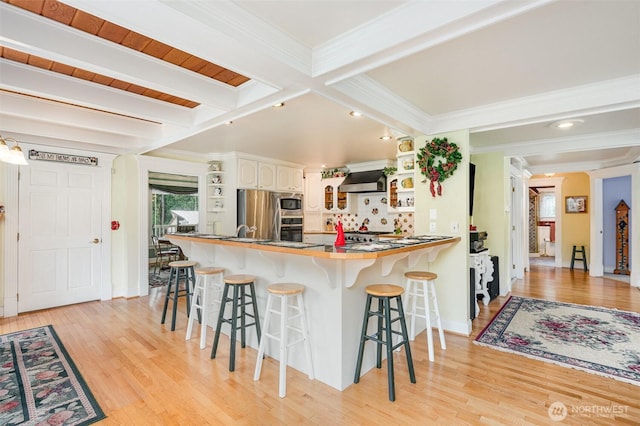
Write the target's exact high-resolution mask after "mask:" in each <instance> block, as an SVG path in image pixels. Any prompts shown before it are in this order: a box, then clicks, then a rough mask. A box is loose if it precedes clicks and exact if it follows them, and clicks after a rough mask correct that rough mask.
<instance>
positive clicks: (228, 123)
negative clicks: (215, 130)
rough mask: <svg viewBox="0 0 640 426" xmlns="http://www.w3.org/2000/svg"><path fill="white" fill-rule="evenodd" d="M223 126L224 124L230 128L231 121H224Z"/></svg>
mask: <svg viewBox="0 0 640 426" xmlns="http://www.w3.org/2000/svg"><path fill="white" fill-rule="evenodd" d="M224 124H225V126H231V125H232V124H233V121H231V120H229V121H225V122H224Z"/></svg>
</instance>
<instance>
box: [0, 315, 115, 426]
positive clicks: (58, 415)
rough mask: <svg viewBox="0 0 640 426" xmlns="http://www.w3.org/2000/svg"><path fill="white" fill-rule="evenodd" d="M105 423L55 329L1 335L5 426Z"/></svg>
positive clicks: (0, 399) (0, 415) (1, 420)
mask: <svg viewBox="0 0 640 426" xmlns="http://www.w3.org/2000/svg"><path fill="white" fill-rule="evenodd" d="M104 418H105V415H104V413H103V412H102V409H101V408H100V406H99V405H98V403H97V402H96V400H95V398H94V397H93V395H92V394H91V391H90V390H89V388H88V387H87V384H86V383H85V382H84V380H83V378H82V376H81V375H80V373H79V372H78V370H77V368H76V366H75V364H74V363H73V361H72V360H71V358H70V357H69V354H68V353H67V351H66V349H65V348H64V346H63V345H62V343H61V342H60V339H59V338H58V336H57V335H56V332H55V331H54V330H53V327H52V326H50V325H48V326H45V327H38V328H33V329H30V330H24V331H19V332H16V333H10V334H3V335H0V424H2V425H17V424H21V425H89V424H91V423H95V422H97V421H99V420H102V419H104Z"/></svg>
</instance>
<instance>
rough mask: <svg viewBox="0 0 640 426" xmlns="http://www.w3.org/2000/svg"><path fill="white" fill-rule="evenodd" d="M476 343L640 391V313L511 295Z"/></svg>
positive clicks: (477, 338)
mask: <svg viewBox="0 0 640 426" xmlns="http://www.w3.org/2000/svg"><path fill="white" fill-rule="evenodd" d="M474 343H476V344H478V345H482V346H487V347H490V348H494V349H498V350H502V351H505V352H510V353H515V354H519V355H524V356H527V357H529V358H534V359H538V360H542V361H545V362H552V363H555V364H558V365H562V366H565V367H571V368H576V369H579V370H583V371H587V372H589V373H594V374H599V375H602V376H606V377H611V378H614V379H616V380H620V381H623V382H627V383H631V384H634V385H637V386H640V314H639V313H636V312H626V311H619V310H616V309H607V308H602V307H597V306H585V305H576V304H572V303H561V302H549V301H546V300H539V299H529V298H524V297H516V296H512V297H511V298H509V300H507V302H506V303H505V304H504V305H503V306H502V308H501V309H500V312H498V313H497V314H496V316H495V317H494V318H493V319H492V320H491V323H489V325H487V326H486V327H485V329H484V330H483V331H482V332H481V333H480V334H479V335H478V337H476V339H475V341H474Z"/></svg>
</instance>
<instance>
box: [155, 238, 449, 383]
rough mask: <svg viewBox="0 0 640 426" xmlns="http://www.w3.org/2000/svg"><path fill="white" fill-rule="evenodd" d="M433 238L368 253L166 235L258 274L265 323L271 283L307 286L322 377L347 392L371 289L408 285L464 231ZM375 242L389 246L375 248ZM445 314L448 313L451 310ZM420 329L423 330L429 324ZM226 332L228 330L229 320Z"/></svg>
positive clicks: (253, 339) (294, 360)
mask: <svg viewBox="0 0 640 426" xmlns="http://www.w3.org/2000/svg"><path fill="white" fill-rule="evenodd" d="M432 237H433V238H437V240H434V241H427V240H425V241H424V242H420V243H418V244H410V243H409V241H405V244H400V243H398V240H397V239H389V240H381V241H378V242H377V243H363V244H360V248H361V249H362V250H354V247H358V243H354V244H347V245H346V246H343V247H335V246H333V245H324V244H314V243H294V244H293V247H287V246H286V245H287V244H286V243H284V242H273V241H266V240H263V241H256V240H254V239H245V238H234V237H222V236H215V235H202V234H201V235H197V234H169V235H166V236H165V238H166V239H168V240H170V241H171V242H172V243H173V244H175V245H178V246H180V248H181V249H182V251H183V253H184V254H185V255H186V256H187V257H188V258H189V259H190V260H194V261H197V262H198V263H199V264H200V265H202V266H217V267H224V268H225V275H227V274H251V275H254V276H256V286H255V288H256V297H257V299H258V313H259V317H260V321H261V322H263V321H264V320H263V317H264V314H265V309H266V300H267V291H266V288H267V286H268V285H270V284H275V283H299V284H302V285H304V286H305V291H304V300H305V306H306V311H307V320H308V327H309V336H310V341H311V352H312V361H313V366H314V372H315V377H316V379H317V380H320V381H322V382H323V383H326V384H328V385H329V386H332V387H333V388H335V389H338V390H344V389H345V388H347V387H348V386H350V385H351V384H352V383H353V377H354V373H355V365H356V356H357V350H358V344H359V341H360V331H361V327H362V314H363V310H364V305H365V301H366V293H365V290H364V289H365V287H366V286H367V285H369V284H379V283H394V284H399V285H404V282H405V280H406V279H405V278H404V273H405V272H406V271H408V270H410V269H418V268H419V269H426V270H432V269H428V268H431V266H432V262H433V261H435V260H436V257H437V256H438V253H440V252H441V251H442V250H445V249H446V248H448V247H451V246H452V245H455V244H457V243H458V242H460V240H461V237H459V236H458V237H443V236H432ZM415 238H417V237H415ZM424 238H429V236H424ZM282 244H285V245H284V246H283V245H282ZM371 244H385V246H373V247H372V246H371ZM378 247H388V248H386V249H378ZM441 314H442V315H446V312H441ZM216 318H217V317H215V318H211V317H210V318H208V319H207V323H208V324H209V325H210V326H211V327H214V328H215V325H216V324H215V322H216V321H215V320H216ZM417 329H418V330H417V331H418V332H420V331H421V330H422V329H424V325H423V326H418V327H417ZM222 332H223V333H224V334H227V335H228V334H229V330H228V327H227V326H226V325H224V326H223V329H222ZM197 340H198V339H193V341H194V345H198V342H197ZM247 344H248V345H249V346H251V347H253V348H254V349H257V347H258V340H257V336H256V335H255V333H254V332H251V333H249V335H248V336H247ZM276 346H277V345H267V349H266V354H267V355H268V356H270V357H273V358H275V359H278V358H279V352H278V348H277V347H276ZM294 349H295V348H292V349H291V351H290V352H289V357H288V358H287V363H288V365H290V366H291V367H293V368H296V369H298V370H300V371H303V372H304V371H305V369H306V361H305V359H304V356H303V353H304V351H303V350H297V349H295V350H294ZM254 356H255V355H254ZM212 362H215V360H214V361H212ZM223 362H226V360H225V361H223ZM374 367H375V350H374V345H370V347H369V348H367V349H366V351H365V356H364V359H363V365H362V374H363V375H364V374H365V373H366V372H367V371H368V370H370V369H371V368H374Z"/></svg>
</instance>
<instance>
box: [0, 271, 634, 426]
mask: <svg viewBox="0 0 640 426" xmlns="http://www.w3.org/2000/svg"><path fill="white" fill-rule="evenodd" d="M161 291H162V290H161ZM512 294H513V295H520V296H529V297H536V298H543V299H548V300H558V301H565V302H573V303H579V304H592V305H599V306H606V307H610V308H618V309H622V310H629V311H634V312H640V291H639V290H638V289H637V288H633V287H630V286H629V285H628V284H625V283H621V282H619V281H614V280H609V279H605V278H591V277H589V276H588V275H586V274H585V273H584V272H583V271H578V270H575V271H573V272H572V271H570V270H569V269H567V268H562V269H555V268H550V267H544V266H533V267H532V270H531V272H530V273H528V274H527V277H526V278H525V279H524V280H522V281H518V282H516V283H515V284H514V288H513V292H512ZM162 297H164V295H163V294H161V292H160V291H158V290H157V289H155V290H154V291H152V294H151V295H150V296H148V297H142V298H136V299H129V300H125V299H116V300H112V301H108V302H92V303H86V304H80V305H74V306H68V307H63V308H57V309H49V310H45V311H39V312H33V313H28V314H22V315H19V316H18V317H14V318H4V319H2V320H1V321H0V333H8V332H11V331H16V330H21V329H26V328H31V327H37V326H40V325H45V324H53V326H54V327H55V329H56V331H57V333H58V334H59V336H60V338H61V339H62V341H63V343H64V345H65V347H66V348H67V350H68V351H69V353H70V354H71V356H72V357H73V360H74V361H75V362H76V364H77V365H78V368H79V369H80V371H81V372H82V375H83V376H84V378H85V379H86V381H87V382H88V384H89V386H90V388H91V390H92V391H93V393H94V395H95V397H96V399H97V400H98V402H99V403H100V406H101V407H102V409H103V410H104V411H105V413H106V415H107V416H108V417H107V419H105V420H103V421H102V422H101V423H100V424H105V425H152V424H153V425H163V424H166V425H176V424H180V425H218V424H242V425H256V424H260V425H272V424H287V425H288V424H319V425H329V424H341V425H359V424H366V425H426V424H449V425H461V424H470V425H477V424H493V425H502V424H509V425H513V424H523V425H524V424H531V425H541V424H553V423H554V422H552V421H551V419H550V417H549V415H548V409H549V406H550V405H551V404H553V403H554V402H562V403H563V404H565V406H566V407H567V408H568V410H569V416H568V417H567V418H566V419H565V420H564V421H563V422H562V424H573V425H585V424H603V425H604V424H612V423H614V422H615V423H616V424H636V425H637V424H640V387H638V386H634V385H631V384H627V383H623V382H619V381H616V380H613V379H608V378H603V377H600V376H597V375H593V374H589V373H586V372H582V371H577V370H572V369H569V368H565V367H561V366H557V365H553V364H548V363H544V362H540V361H535V360H530V359H528V358H525V357H522V356H517V355H511V354H506V353H503V352H500V351H496V350H492V349H489V348H484V347H480V346H477V345H475V344H473V343H472V341H473V338H474V337H475V336H476V335H477V334H478V333H479V332H480V331H481V330H482V328H483V327H484V326H485V325H486V324H488V322H489V321H490V320H491V318H492V317H493V315H494V314H495V313H496V312H497V311H498V309H499V308H500V306H501V304H502V303H504V301H505V300H506V297H499V298H497V299H496V300H494V301H492V302H491V303H490V304H489V306H488V307H485V306H482V307H481V313H480V315H479V317H478V318H477V319H476V320H474V322H473V334H472V335H471V336H470V337H466V336H459V335H454V334H450V333H447V335H446V339H447V350H446V351H442V350H440V348H439V345H438V343H436V347H435V355H436V359H435V363H429V361H428V354H427V347H426V342H425V337H424V333H423V334H420V335H419V336H417V337H416V340H415V342H414V343H413V344H412V351H413V355H414V363H415V368H416V377H417V383H415V384H411V383H410V381H409V378H408V372H407V369H406V362H405V359H404V354H403V353H397V354H395V355H394V356H395V357H396V359H395V365H396V379H395V381H396V401H395V402H390V401H389V400H388V394H387V375H386V370H385V368H384V367H385V366H383V368H382V369H380V370H376V369H374V370H372V371H370V372H369V373H367V374H366V375H364V376H363V377H362V379H361V380H360V383H359V384H357V385H352V386H350V387H349V388H347V389H346V390H345V391H343V392H339V391H337V390H335V389H333V388H331V387H329V386H327V385H324V384H322V383H320V382H318V381H311V380H309V379H308V378H307V376H306V375H305V374H303V373H301V372H298V371H296V370H293V369H289V370H288V373H287V378H288V382H287V397H286V398H284V399H280V398H279V397H278V389H277V388H278V366H277V363H276V362H275V361H274V360H273V359H270V358H267V359H266V360H265V362H264V364H263V368H262V379H261V380H260V381H258V382H254V381H253V369H254V365H255V357H256V350H254V349H252V348H246V349H239V348H238V350H237V354H236V356H237V359H236V371H235V372H233V373H230V372H229V371H228V370H227V368H228V340H224V339H225V336H223V337H222V338H221V342H220V347H219V349H218V360H211V359H210V358H209V356H210V351H211V342H212V339H213V333H211V331H210V333H209V336H208V337H209V339H208V346H207V348H206V349H204V350H200V349H199V346H198V340H199V339H198V338H193V339H191V340H190V341H185V340H184V335H185V330H186V322H187V321H186V315H184V314H183V316H182V317H180V318H179V319H178V323H177V327H176V331H175V332H170V331H168V330H169V328H168V327H167V326H166V325H165V326H161V325H160V324H159V319H160V314H161V309H162V301H163V299H162ZM181 308H182V312H184V311H185V309H184V307H181ZM436 341H437V339H436ZM354 363H355V360H354ZM610 407H613V409H614V410H615V411H616V412H617V413H618V414H616V415H615V416H612V415H610V414H606V413H608V412H609V411H605V410H607V409H610ZM596 411H597V412H599V414H596V413H595V412H596Z"/></svg>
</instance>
